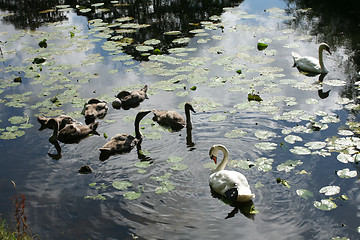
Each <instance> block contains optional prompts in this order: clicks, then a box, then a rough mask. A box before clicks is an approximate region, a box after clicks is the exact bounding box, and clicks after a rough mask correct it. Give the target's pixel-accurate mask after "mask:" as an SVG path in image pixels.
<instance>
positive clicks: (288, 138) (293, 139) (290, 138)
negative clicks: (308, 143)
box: [284, 135, 302, 144]
mask: <svg viewBox="0 0 360 240" xmlns="http://www.w3.org/2000/svg"><path fill="white" fill-rule="evenodd" d="M284 140H285V141H286V142H288V143H291V144H294V143H295V142H296V141H302V138H301V137H299V136H295V135H287V136H286V137H285V138H284Z"/></svg>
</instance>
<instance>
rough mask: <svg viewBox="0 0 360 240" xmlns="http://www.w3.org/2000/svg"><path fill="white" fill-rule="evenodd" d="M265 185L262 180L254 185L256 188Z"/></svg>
mask: <svg viewBox="0 0 360 240" xmlns="http://www.w3.org/2000/svg"><path fill="white" fill-rule="evenodd" d="M263 186H264V184H262V183H261V182H257V183H255V185H254V187H255V188H262V187H263Z"/></svg>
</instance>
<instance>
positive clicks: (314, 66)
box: [294, 57, 321, 73]
mask: <svg viewBox="0 0 360 240" xmlns="http://www.w3.org/2000/svg"><path fill="white" fill-rule="evenodd" d="M294 62H295V66H296V67H298V68H300V69H301V70H304V71H308V72H316V73H320V72H321V67H320V64H319V60H318V59H316V58H314V57H299V58H296V59H295V58H294Z"/></svg>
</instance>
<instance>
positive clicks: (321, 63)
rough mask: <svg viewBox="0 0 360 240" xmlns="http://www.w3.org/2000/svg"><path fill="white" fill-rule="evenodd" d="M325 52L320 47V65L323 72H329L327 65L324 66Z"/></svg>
mask: <svg viewBox="0 0 360 240" xmlns="http://www.w3.org/2000/svg"><path fill="white" fill-rule="evenodd" d="M323 50H324V48H323V47H321V46H320V47H319V64H320V67H321V71H322V72H324V73H325V72H328V71H327V69H326V67H325V64H324V60H323Z"/></svg>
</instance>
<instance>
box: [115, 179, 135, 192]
mask: <svg viewBox="0 0 360 240" xmlns="http://www.w3.org/2000/svg"><path fill="white" fill-rule="evenodd" d="M112 186H113V187H114V188H115V189H118V190H125V189H127V188H129V187H131V186H132V183H131V182H127V181H115V182H113V183H112Z"/></svg>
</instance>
